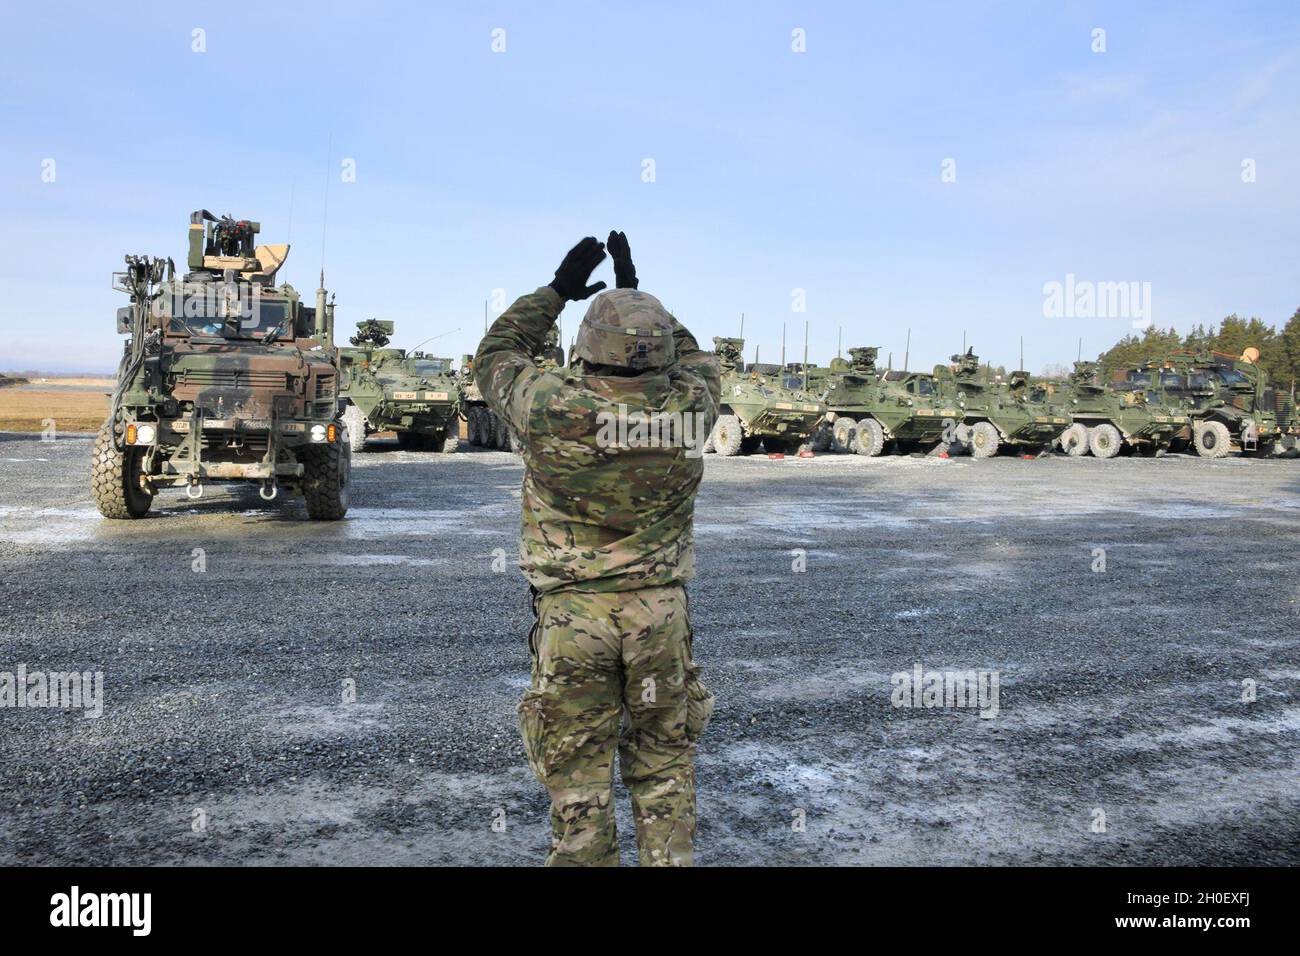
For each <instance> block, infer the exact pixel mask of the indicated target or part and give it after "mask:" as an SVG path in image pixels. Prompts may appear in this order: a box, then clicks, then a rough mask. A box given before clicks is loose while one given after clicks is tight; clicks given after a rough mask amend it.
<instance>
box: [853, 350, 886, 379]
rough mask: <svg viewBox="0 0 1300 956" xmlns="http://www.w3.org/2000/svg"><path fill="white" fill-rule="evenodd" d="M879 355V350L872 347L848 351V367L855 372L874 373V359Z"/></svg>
mask: <svg viewBox="0 0 1300 956" xmlns="http://www.w3.org/2000/svg"><path fill="white" fill-rule="evenodd" d="M879 354H880V349H878V348H876V347H875V346H874V345H872V346H859V347H857V348H852V349H849V367H850V368H852V369H853V370H854V371H855V372H871V373H874V372H875V371H876V357H877V356H878V355H879Z"/></svg>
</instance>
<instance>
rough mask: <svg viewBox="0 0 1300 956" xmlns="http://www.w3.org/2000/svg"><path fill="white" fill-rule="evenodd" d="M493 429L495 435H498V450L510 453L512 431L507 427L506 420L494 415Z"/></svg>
mask: <svg viewBox="0 0 1300 956" xmlns="http://www.w3.org/2000/svg"><path fill="white" fill-rule="evenodd" d="M492 429H493V433H494V434H495V435H496V439H497V448H499V449H500V450H501V451H509V450H510V429H509V427H507V426H506V420H505V419H504V418H500V417H498V416H497V415H495V414H493V416H492Z"/></svg>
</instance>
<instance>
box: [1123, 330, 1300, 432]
mask: <svg viewBox="0 0 1300 956" xmlns="http://www.w3.org/2000/svg"><path fill="white" fill-rule="evenodd" d="M1258 361H1259V350H1258V349H1255V348H1249V349H1246V351H1245V352H1244V353H1243V354H1242V356H1241V357H1240V358H1234V357H1233V356H1231V355H1225V354H1224V353H1222V352H1210V351H1201V352H1173V353H1171V354H1169V355H1167V356H1165V357H1164V358H1161V359H1156V360H1153V361H1149V362H1145V363H1143V364H1142V365H1139V366H1136V367H1131V368H1129V369H1128V370H1127V372H1126V373H1125V382H1124V384H1125V386H1126V387H1128V388H1140V389H1143V390H1146V391H1148V393H1149V394H1151V395H1153V396H1156V397H1157V398H1158V400H1159V401H1161V402H1162V403H1163V404H1166V405H1169V406H1172V407H1176V408H1181V409H1183V410H1185V412H1186V414H1187V415H1188V417H1189V418H1190V419H1191V423H1190V425H1189V426H1187V427H1186V428H1185V429H1183V430H1182V431H1181V432H1180V433H1179V434H1177V435H1176V436H1175V437H1176V439H1177V440H1178V441H1179V442H1180V444H1181V445H1183V446H1185V445H1187V444H1191V445H1192V446H1193V447H1194V448H1195V449H1196V453H1197V454H1198V455H1200V456H1201V457H1203V458H1222V457H1224V456H1226V455H1228V454H1229V453H1230V452H1232V451H1240V452H1242V453H1244V454H1248V455H1260V456H1263V455H1271V454H1274V453H1275V452H1277V451H1278V450H1279V449H1280V447H1281V446H1282V444H1283V443H1284V439H1285V438H1286V432H1287V431H1288V430H1290V428H1291V427H1292V422H1293V418H1294V415H1295V401H1294V396H1292V395H1289V394H1288V393H1286V392H1284V391H1282V390H1281V389H1278V388H1275V387H1274V386H1272V385H1270V384H1269V381H1268V374H1267V373H1266V372H1265V371H1264V370H1263V369H1262V368H1260V367H1259V365H1258V364H1256V363H1257V362H1258Z"/></svg>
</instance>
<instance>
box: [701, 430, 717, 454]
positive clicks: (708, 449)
mask: <svg viewBox="0 0 1300 956" xmlns="http://www.w3.org/2000/svg"><path fill="white" fill-rule="evenodd" d="M716 451H717V449H716V448H714V447H713V432H711V431H710V432H709V437H708V438H706V439H705V440H704V450H703V452H702V454H705V455H712V454H713V453H714V452H716Z"/></svg>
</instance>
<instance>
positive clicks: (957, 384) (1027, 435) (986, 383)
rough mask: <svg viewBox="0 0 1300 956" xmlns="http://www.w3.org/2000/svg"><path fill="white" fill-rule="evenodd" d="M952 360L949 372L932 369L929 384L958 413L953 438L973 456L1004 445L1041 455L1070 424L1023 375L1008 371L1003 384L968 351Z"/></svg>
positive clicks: (990, 453)
mask: <svg viewBox="0 0 1300 956" xmlns="http://www.w3.org/2000/svg"><path fill="white" fill-rule="evenodd" d="M952 361H953V367H952V368H949V367H948V366H945V365H936V366H935V367H934V381H935V382H936V383H937V384H938V386H939V392H940V395H941V396H942V399H943V402H944V403H945V404H946V405H948V407H955V410H956V411H958V412H959V413H960V414H961V416H962V423H961V424H960V425H958V426H957V429H956V437H957V439H958V441H959V442H960V443H961V444H962V445H965V446H967V447H969V448H970V453H971V455H972V456H973V457H975V458H991V457H993V456H994V455H996V454H997V453H998V452H999V451H1000V450H1001V449H1002V448H1003V447H1004V446H1012V447H1017V448H1021V449H1024V450H1025V451H1030V452H1033V453H1041V452H1044V451H1046V450H1047V449H1048V448H1049V447H1051V445H1052V443H1053V442H1054V441H1055V440H1056V439H1057V438H1059V437H1060V435H1061V432H1063V431H1065V429H1066V428H1067V427H1068V426H1069V425H1070V419H1069V417H1068V416H1067V415H1065V414H1063V413H1062V412H1061V411H1060V410H1059V409H1056V408H1053V407H1052V406H1051V405H1049V404H1048V403H1047V400H1048V394H1047V390H1046V388H1044V387H1043V386H1042V385H1041V384H1039V383H1036V382H1034V381H1033V379H1032V378H1031V376H1030V375H1029V373H1028V372H1025V371H1020V370H1017V371H1015V372H1012V373H1011V374H1010V375H1009V376H1008V377H1007V381H1006V382H994V381H990V380H989V376H988V373H987V372H986V371H985V369H984V368H983V367H982V366H981V365H980V360H979V356H977V355H976V354H975V350H974V349H968V350H967V352H966V354H965V355H954V356H953V357H952Z"/></svg>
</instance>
